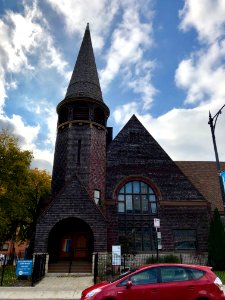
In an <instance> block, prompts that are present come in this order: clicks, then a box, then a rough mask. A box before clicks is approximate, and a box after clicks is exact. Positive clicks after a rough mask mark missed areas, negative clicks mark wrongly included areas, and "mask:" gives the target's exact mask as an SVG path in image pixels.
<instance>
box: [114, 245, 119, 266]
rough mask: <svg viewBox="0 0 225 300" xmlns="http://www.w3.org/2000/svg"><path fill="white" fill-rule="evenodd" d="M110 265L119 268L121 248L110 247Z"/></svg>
mask: <svg viewBox="0 0 225 300" xmlns="http://www.w3.org/2000/svg"><path fill="white" fill-rule="evenodd" d="M112 265H113V266H121V246H120V245H115V246H112Z"/></svg>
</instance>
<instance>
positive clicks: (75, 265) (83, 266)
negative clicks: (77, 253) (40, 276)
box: [48, 261, 92, 273]
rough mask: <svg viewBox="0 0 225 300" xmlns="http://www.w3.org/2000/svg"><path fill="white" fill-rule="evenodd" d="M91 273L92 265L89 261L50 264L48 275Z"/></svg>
mask: <svg viewBox="0 0 225 300" xmlns="http://www.w3.org/2000/svg"><path fill="white" fill-rule="evenodd" d="M69 272H70V273H91V272H92V264H91V263H90V262H87V261H73V262H72V264H71V265H70V262H69V261H58V262H55V263H49V265H48V273H69Z"/></svg>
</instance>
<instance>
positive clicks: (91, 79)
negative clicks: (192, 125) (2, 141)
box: [35, 25, 211, 262]
mask: <svg viewBox="0 0 225 300" xmlns="http://www.w3.org/2000/svg"><path fill="white" fill-rule="evenodd" d="M57 113H58V123H57V137H56V144H55V156H54V164H53V173H52V190H51V198H50V199H48V201H47V202H46V203H43V204H42V207H41V213H40V216H39V217H38V220H37V227H36V237H35V252H36V253H48V254H49V262H57V261H63V260H66V259H69V257H72V259H74V260H78V259H83V260H90V259H91V257H92V255H93V253H96V252H98V253H105V252H111V251H112V245H122V247H123V246H124V247H125V245H127V243H128V242H129V243H128V244H129V247H130V248H129V251H135V252H136V253H153V252H155V249H156V243H155V233H156V230H155V226H154V219H159V220H160V228H159V229H158V231H160V235H159V239H158V243H159V244H158V248H159V251H161V252H167V253H168V252H176V251H188V252H190V251H193V252H196V251H198V252H205V251H207V236H208V228H209V220H210V213H211V204H210V203H209V200H208V199H207V198H206V196H205V195H204V194H203V193H202V192H201V191H200V190H199V189H197V188H196V186H195V185H194V183H193V180H191V179H190V178H189V177H188V176H187V175H185V172H184V170H185V165H184V164H182V163H181V162H180V163H179V164H178V163H176V162H174V161H173V160H172V159H171V158H170V157H169V155H168V154H167V153H166V152H165V151H164V150H163V149H162V147H161V146H160V145H159V144H158V142H157V141H156V140H155V139H154V138H153V137H152V135H151V134H150V133H149V132H148V130H147V129H146V128H145V127H144V126H143V125H142V123H141V122H140V121H139V120H138V118H137V117H136V116H135V115H133V116H131V117H130V120H129V121H128V122H127V123H126V124H125V126H124V127H123V128H122V130H121V131H120V132H119V133H118V134H117V136H116V137H115V138H112V128H109V127H107V119H108V117H109V115H110V111H109V108H108V107H107V105H106V103H105V102H104V100H103V97H102V91H101V87H100V83H99V78H98V73H97V68H96V64H95V57H94V52H93V48H92V42H91V36H90V30H89V26H88V25H87V27H86V30H85V34H84V37H83V41H82V44H81V47H80V51H79V54H78V57H77V61H76V64H75V67H74V70H73V73H72V77H71V80H70V82H69V85H68V89H67V92H66V95H65V98H64V99H63V100H62V101H61V102H60V103H59V104H58V106H57ZM182 168H183V169H182ZM186 169H187V168H186Z"/></svg>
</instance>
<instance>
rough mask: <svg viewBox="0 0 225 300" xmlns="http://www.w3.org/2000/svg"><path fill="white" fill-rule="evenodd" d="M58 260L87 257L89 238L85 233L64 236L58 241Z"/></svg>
mask: <svg viewBox="0 0 225 300" xmlns="http://www.w3.org/2000/svg"><path fill="white" fill-rule="evenodd" d="M59 246H60V253H59V254H60V258H74V259H76V258H83V259H85V258H86V259H87V258H88V257H89V252H90V251H89V249H90V246H89V236H88V233H87V232H74V233H70V234H65V235H64V236H63V237H62V238H61V241H60V245H59Z"/></svg>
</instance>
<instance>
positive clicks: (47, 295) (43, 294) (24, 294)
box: [0, 275, 93, 300]
mask: <svg viewBox="0 0 225 300" xmlns="http://www.w3.org/2000/svg"><path fill="white" fill-rule="evenodd" d="M92 284H93V276H83V277H76V276H71V275H70V276H57V277H55V276H54V277H53V276H45V278H44V279H43V280H42V281H41V282H39V283H38V284H36V285H35V286H34V287H0V299H1V300H6V299H7V300H33V299H35V300H41V299H42V300H43V299H44V300H53V299H60V300H64V299H65V300H70V299H71V300H80V297H81V292H82V290H84V289H85V288H86V287H88V286H90V285H92Z"/></svg>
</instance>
